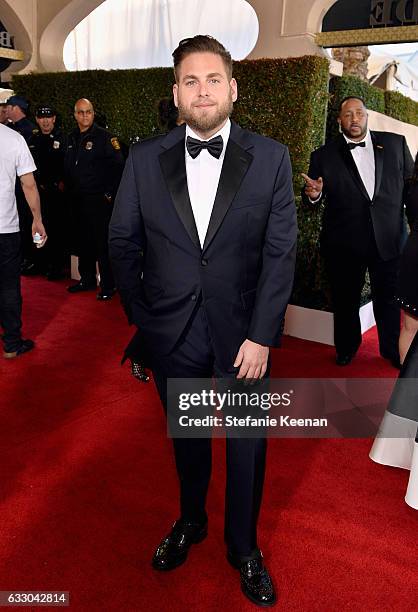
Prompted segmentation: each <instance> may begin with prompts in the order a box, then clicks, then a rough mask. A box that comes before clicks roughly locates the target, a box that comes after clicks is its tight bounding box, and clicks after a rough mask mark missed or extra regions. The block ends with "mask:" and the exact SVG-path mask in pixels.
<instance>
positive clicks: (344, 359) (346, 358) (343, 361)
mask: <svg viewBox="0 0 418 612" xmlns="http://www.w3.org/2000/svg"><path fill="white" fill-rule="evenodd" d="M353 357H354V355H351V354H350V355H344V354H341V353H337V356H336V357H335V363H336V364H337V365H339V366H346V365H348V364H349V363H351V362H352V360H353Z"/></svg>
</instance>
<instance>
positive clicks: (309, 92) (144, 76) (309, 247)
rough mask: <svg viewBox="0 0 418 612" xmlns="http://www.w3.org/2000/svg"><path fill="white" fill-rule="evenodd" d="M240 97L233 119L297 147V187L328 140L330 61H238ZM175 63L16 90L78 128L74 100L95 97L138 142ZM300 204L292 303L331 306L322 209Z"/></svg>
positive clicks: (150, 126)
mask: <svg viewBox="0 0 418 612" xmlns="http://www.w3.org/2000/svg"><path fill="white" fill-rule="evenodd" d="M234 76H235V77H236V79H237V81H238V101H237V103H236V104H235V105H234V114H233V119H234V120H235V121H237V122H238V123H239V124H240V125H241V126H242V127H245V128H248V129H250V130H253V131H255V132H258V133H260V134H264V135H266V136H269V137H271V138H274V139H276V140H280V141H281V142H283V143H284V144H286V145H287V146H288V147H289V151H290V156H291V159H292V165H293V171H294V186H295V192H296V193H297V194H299V193H300V189H301V186H302V180H301V178H300V172H303V171H305V172H306V170H307V168H308V165H309V157H310V153H311V151H312V150H313V149H315V148H317V147H318V146H319V145H320V144H322V143H323V141H324V135H325V121H326V110H327V103H328V76H329V69H328V61H327V60H325V59H323V58H319V57H314V56H306V57H302V58H291V59H262V60H244V61H242V62H235V64H234ZM172 83H173V72H172V70H171V69H170V68H150V69H146V70H110V71H105V70H88V71H83V72H61V73H49V74H31V75H17V76H15V77H14V78H13V89H14V90H15V92H16V93H18V94H20V95H24V96H26V97H27V98H28V100H30V101H31V108H32V109H34V108H35V107H36V106H37V105H38V104H41V103H45V102H48V103H50V104H52V105H53V106H55V108H56V110H57V112H58V114H59V116H60V118H61V122H62V126H63V129H64V130H65V131H69V130H71V129H72V128H73V127H74V125H75V123H74V118H73V106H74V102H75V101H76V100H77V99H78V98H81V97H87V98H89V99H90V100H91V101H92V102H93V104H94V106H95V109H96V112H97V113H99V114H100V115H103V116H105V117H106V123H107V125H108V126H109V128H110V129H111V130H113V131H114V132H115V133H116V134H118V136H120V138H121V140H123V141H124V142H126V143H131V142H134V141H135V140H137V139H138V138H145V137H148V136H150V135H152V134H156V133H159V132H160V128H159V125H158V116H157V104H158V101H159V100H160V99H161V98H162V97H165V96H167V95H170V93H171V87H172ZM299 200H300V199H299V198H298V199H297V202H298V223H299V242H298V261H297V269H296V280H295V288H294V293H293V297H292V302H293V303H295V304H300V305H303V306H307V307H309V306H310V307H317V308H326V307H327V301H326V299H325V298H324V294H323V291H322V289H321V287H320V274H321V272H320V262H319V254H318V249H317V244H318V235H319V228H320V212H319V211H318V210H307V209H306V208H304V207H301V206H300V205H299Z"/></svg>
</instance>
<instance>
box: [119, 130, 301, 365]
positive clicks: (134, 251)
mask: <svg viewBox="0 0 418 612" xmlns="http://www.w3.org/2000/svg"><path fill="white" fill-rule="evenodd" d="M296 233H297V228H296V211H295V204H294V194H293V189H292V171H291V165H290V160H289V155H288V151H287V148H286V147H285V146H283V145H282V144H280V143H278V142H276V141H274V140H271V139H268V138H265V137H263V136H259V135H257V134H253V133H251V132H249V131H247V130H243V129H241V128H240V127H239V126H238V125H236V124H234V123H232V126H231V133H230V137H229V140H228V144H227V147H226V151H225V158H224V162H223V166H222V172H221V176H220V180H219V185H218V190H217V194H216V198H215V202H214V206H213V210H212V215H211V218H210V223H209V227H208V231H207V235H206V239H205V243H204V245H203V248H201V245H200V243H199V239H198V234H197V229H196V225H195V221H194V216H193V212H192V208H191V204H190V199H189V194H188V189H187V176H186V165H185V126H180V127H178V128H175V129H174V130H172V131H171V132H169V133H168V134H167V135H163V136H157V137H155V138H151V139H148V140H145V141H142V142H140V143H137V144H135V145H133V146H132V147H131V151H130V154H129V157H128V160H127V162H126V166H125V170H124V174H123V177H122V181H121V183H120V187H119V191H118V194H117V197H116V201H115V207H114V211H113V215H112V219H111V223H110V229H109V245H110V256H111V260H112V266H113V270H114V274H115V278H116V282H117V286H118V288H119V291H120V295H121V298H122V302H123V304H124V306H125V309H126V311H127V313H128V317H129V318H130V320H131V322H133V323H135V325H137V326H138V328H139V332H140V334H141V337H142V338H143V340H144V342H145V344H146V345H147V346H148V347H149V349H150V350H151V351H152V352H153V354H154V355H158V354H160V355H165V354H168V353H169V352H170V351H171V350H172V349H173V348H174V347H175V344H176V342H177V341H178V340H179V338H180V336H181V334H182V332H183V331H184V329H185V327H186V325H187V323H188V321H189V320H190V318H191V316H192V314H193V312H194V309H195V308H196V305H197V304H198V303H200V301H202V302H203V304H204V307H205V311H206V315H207V319H208V324H209V330H210V335H211V339H212V342H213V346H214V350H215V354H216V355H217V356H219V357H220V358H221V359H222V361H223V362H224V363H226V364H227V365H229V367H230V366H231V365H232V363H233V360H234V359H235V357H236V354H237V352H238V349H239V346H240V344H241V343H242V342H243V341H244V340H245V338H249V339H250V340H253V341H254V342H258V343H260V344H263V345H270V346H277V345H278V344H279V341H280V334H281V331H280V330H281V322H282V319H283V317H284V313H285V310H286V306H287V303H288V300H289V297H290V294H291V290H292V284H293V275H294V264H295V250H296V248H295V245H296Z"/></svg>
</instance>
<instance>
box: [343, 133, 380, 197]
mask: <svg viewBox="0 0 418 612" xmlns="http://www.w3.org/2000/svg"><path fill="white" fill-rule="evenodd" d="M343 136H344V138H345V141H346V142H347V143H350V142H354V141H353V140H350V139H349V138H347V136H346V135H345V134H343ZM359 142H364V143H365V144H366V146H365V147H356V148H355V149H352V150H351V151H350V153H351V155H352V156H353V159H354V163H355V164H356V166H357V170H358V171H359V174H360V178H361V180H362V181H363V184H364V186H365V188H366V191H367V193H368V194H369V198H370V199H371V200H372V199H373V195H374V186H375V161H374V149H373V142H372V137H371V135H370V131H369V130H367V134H366V136H365V137H364V138H363V140H360V141H356V142H355V144H358V143H359Z"/></svg>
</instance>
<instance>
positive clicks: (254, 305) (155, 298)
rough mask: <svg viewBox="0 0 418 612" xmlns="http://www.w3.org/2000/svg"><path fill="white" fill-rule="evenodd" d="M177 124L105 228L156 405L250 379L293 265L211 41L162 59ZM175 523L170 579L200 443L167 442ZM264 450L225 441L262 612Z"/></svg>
mask: <svg viewBox="0 0 418 612" xmlns="http://www.w3.org/2000/svg"><path fill="white" fill-rule="evenodd" d="M173 58H174V71H175V78H176V83H175V85H174V87H173V92H174V100H175V103H176V105H177V106H178V108H179V114H180V116H181V117H182V119H184V121H185V125H183V126H180V127H177V128H174V129H173V130H172V131H171V132H169V133H168V134H167V135H165V136H158V137H156V138H151V139H149V140H145V141H143V142H140V143H138V144H135V145H134V146H133V147H132V148H131V151H130V155H129V158H128V160H127V163H126V167H125V171H124V174H123V177H122V181H121V184H120V187H119V191H118V195H117V198H116V204H115V210H114V212H113V216H112V220H111V224H110V239H109V241H110V253H111V258H112V264H113V269H114V273H115V278H116V280H117V285H118V288H119V290H120V295H121V298H122V300H123V303H124V306H125V308H126V310H127V312H128V316H129V318H130V320H131V321H133V322H134V323H135V324H136V325H137V326H138V328H139V335H140V338H141V342H142V346H143V349H144V350H143V352H144V355H145V357H144V358H145V359H146V360H148V363H149V364H150V366H151V369H152V371H153V375H154V379H155V382H156V385H157V388H158V391H159V394H160V397H161V399H162V401H163V404H164V405H166V401H167V390H166V383H167V378H169V377H171V378H210V377H212V376H213V375H215V376H216V377H218V378H230V379H231V378H232V379H235V378H245V379H251V380H254V379H261V378H262V377H263V376H264V375H265V374H266V372H267V369H268V356H269V347H270V346H278V344H279V342H280V334H281V322H282V319H283V317H284V313H285V310H286V306H287V302H288V299H289V297H290V293H291V289H292V283H293V274H294V262H295V242H296V216H295V206H294V196H293V189H292V172H291V166H290V160H289V155H288V151H287V149H286V147H284V146H283V145H281V144H280V143H278V142H276V141H274V140H271V139H268V138H264V137H262V136H259V135H257V134H253V133H251V132H248V131H246V130H243V129H241V128H240V127H239V126H238V125H236V124H235V123H232V122H231V121H230V119H229V116H230V114H231V112H232V108H233V102H234V101H235V100H236V99H237V83H236V81H235V79H233V78H232V61H231V56H230V54H229V53H228V52H227V51H226V49H225V48H224V47H223V46H222V45H221V44H220V43H219V42H218V41H216V40H215V39H213V38H211V37H210V36H201V35H199V36H195V37H194V38H190V39H186V40H184V41H182V42H181V43H180V44H179V46H178V48H177V49H176V50H175V51H174V53H173ZM173 442H174V452H175V458H176V466H177V471H178V475H179V480H180V510H181V514H180V518H179V520H178V521H176V522H175V524H174V526H173V529H172V530H171V532H170V533H169V534H168V535H167V537H166V538H164V539H163V540H162V542H161V544H160V546H159V547H158V548H157V551H156V553H155V555H154V558H153V567H154V568H155V569H158V570H170V569H173V568H175V567H177V566H178V565H180V564H181V563H183V562H184V561H185V560H186V556H187V552H188V550H189V548H190V546H191V545H192V544H193V543H197V542H200V541H201V540H202V539H203V538H204V537H205V536H206V534H207V515H206V511H205V501H206V493H207V489H208V485H209V479H210V472H211V441H210V439H176V438H174V440H173ZM265 452H266V440H265V439H264V438H262V439H261V438H257V439H242V438H241V439H238V438H235V439H232V438H229V439H228V440H227V491H226V518H225V540H226V544H227V548H228V559H229V561H230V563H231V564H232V565H233V566H234V567H235V568H237V569H239V570H240V575H241V584H242V588H243V591H244V593H245V594H246V595H247V596H248V597H249V598H250V599H251V600H252V601H253V602H255V603H257V604H260V605H272V604H273V603H275V593H274V589H273V586H272V583H271V579H270V576H269V574H268V572H267V569H266V568H265V567H264V565H263V562H262V556H261V553H260V550H259V549H258V546H257V535H256V527H257V518H258V513H259V509H260V504H261V494H262V488H263V479H264V465H265Z"/></svg>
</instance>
